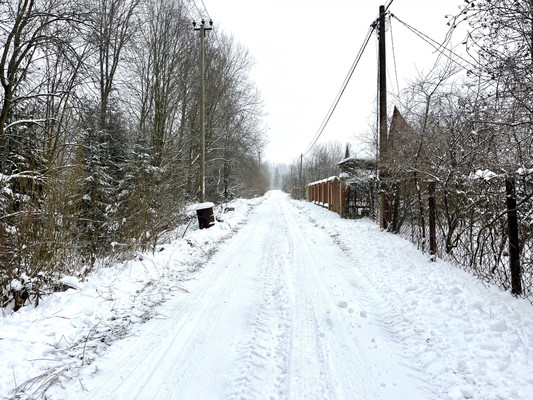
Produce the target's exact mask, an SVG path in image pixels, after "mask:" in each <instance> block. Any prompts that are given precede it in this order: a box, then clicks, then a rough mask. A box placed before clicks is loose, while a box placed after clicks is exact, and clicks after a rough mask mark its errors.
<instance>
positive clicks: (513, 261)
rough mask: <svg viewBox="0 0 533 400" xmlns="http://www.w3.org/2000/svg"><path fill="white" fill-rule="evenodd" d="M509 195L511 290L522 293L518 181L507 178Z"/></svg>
mask: <svg viewBox="0 0 533 400" xmlns="http://www.w3.org/2000/svg"><path fill="white" fill-rule="evenodd" d="M505 193H506V195H507V227H508V234H509V266H510V268H511V292H512V293H513V294H517V295H518V294H522V271H521V267H520V241H519V238H518V212H517V210H516V181H515V178H513V177H507V179H506V180H505Z"/></svg>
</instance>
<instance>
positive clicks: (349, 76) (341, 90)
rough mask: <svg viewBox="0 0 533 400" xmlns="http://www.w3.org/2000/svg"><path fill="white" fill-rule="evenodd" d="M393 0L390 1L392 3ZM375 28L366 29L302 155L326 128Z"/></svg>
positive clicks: (373, 25) (372, 26) (307, 151)
mask: <svg viewBox="0 0 533 400" xmlns="http://www.w3.org/2000/svg"><path fill="white" fill-rule="evenodd" d="M392 1H393V0H391V1H390V3H392ZM375 29H376V27H375V24H372V25H370V28H369V29H368V33H367V35H366V37H365V39H364V41H363V44H362V46H361V48H360V49H359V52H358V53H357V56H356V57H355V60H354V62H353V63H352V66H351V67H350V70H349V71H348V74H347V75H346V78H344V82H343V83H342V86H341V88H340V90H339V92H338V93H337V96H336V97H335V100H334V101H333V104H332V105H331V107H330V108H329V111H328V113H327V114H326V116H325V117H324V119H323V121H322V123H321V124H320V127H319V129H318V131H317V133H316V134H315V136H314V138H313V140H311V142H310V144H309V146H307V150H306V151H305V152H304V153H303V156H306V155H307V154H308V153H309V152H310V151H311V149H312V148H313V147H314V146H315V144H316V142H317V141H318V139H320V136H322V133H324V130H325V129H326V126H327V125H328V122H329V120H330V119H331V116H332V115H333V113H334V112H335V109H336V108H337V105H338V104H339V101H340V99H341V97H342V95H343V94H344V91H345V90H346V87H347V86H348V83H349V82H350V79H351V78H352V75H353V73H354V71H355V68H356V67H357V65H358V64H359V61H360V60H361V57H362V56H363V53H364V51H365V49H366V46H367V45H368V42H369V41H370V38H371V37H372V34H373V33H374V30H375Z"/></svg>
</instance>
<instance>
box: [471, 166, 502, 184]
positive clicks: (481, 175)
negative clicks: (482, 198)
mask: <svg viewBox="0 0 533 400" xmlns="http://www.w3.org/2000/svg"><path fill="white" fill-rule="evenodd" d="M497 176H498V174H496V173H494V172H492V171H491V170H488V169H485V170H481V169H478V170H477V171H476V172H475V173H474V174H472V175H471V179H484V180H486V181H490V180H491V179H492V178H496V177H497Z"/></svg>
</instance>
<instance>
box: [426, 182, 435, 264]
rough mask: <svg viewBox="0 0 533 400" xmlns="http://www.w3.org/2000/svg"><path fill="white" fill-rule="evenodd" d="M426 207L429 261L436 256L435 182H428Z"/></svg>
mask: <svg viewBox="0 0 533 400" xmlns="http://www.w3.org/2000/svg"><path fill="white" fill-rule="evenodd" d="M428 194H429V196H428V207H429V254H430V256H431V261H435V260H436V258H437V229H436V223H435V220H436V215H437V208H436V202H435V182H428Z"/></svg>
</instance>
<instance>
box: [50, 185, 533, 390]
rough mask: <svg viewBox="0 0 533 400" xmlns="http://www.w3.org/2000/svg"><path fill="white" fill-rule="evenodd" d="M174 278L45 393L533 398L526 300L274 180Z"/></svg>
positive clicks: (531, 330) (532, 333)
mask: <svg viewBox="0 0 533 400" xmlns="http://www.w3.org/2000/svg"><path fill="white" fill-rule="evenodd" d="M206 234H207V231H206ZM184 286H185V287H186V289H187V290H188V291H189V293H186V292H183V291H176V292H175V293H174V296H173V297H172V298H171V299H170V300H168V301H166V302H165V303H164V304H162V305H161V306H159V308H158V317H157V318H154V319H151V320H149V321H148V322H146V323H145V324H143V325H138V326H137V328H135V329H134V331H133V332H132V333H133V334H132V335H130V336H129V337H127V338H125V339H123V340H119V341H117V342H115V343H114V344H113V345H112V346H111V347H110V348H109V351H108V352H107V353H106V354H105V355H104V356H102V357H101V358H99V359H96V360H95V361H94V362H93V363H92V364H91V365H89V366H85V367H84V368H82V369H81V370H80V373H79V376H78V378H77V379H73V380H71V381H69V382H66V383H64V387H63V388H61V387H59V386H56V387H54V388H52V389H51V390H49V392H48V395H49V398H51V399H55V400H58V399H72V398H85V399H128V400H129V399H185V400H187V399H191V400H192V399H194V400H196V399H306V400H307V399H354V400H355V399H361V400H380V399H382V400H386V399H391V400H392V399H395V400H396V399H406V400H407V399H408V400H416V399H424V400H425V399H452V400H457V399H469V398H473V399H484V400H485V399H528V400H531V399H533V315H532V307H531V305H530V304H529V303H527V302H526V301H522V300H516V299H514V298H513V297H511V296H510V295H508V294H507V293H502V292H500V291H498V290H496V289H494V288H485V287H484V286H483V285H482V284H481V283H480V282H479V281H477V280H476V279H475V278H473V277H471V276H469V275H468V274H467V273H465V272H463V271H461V270H458V269H457V268H455V267H453V266H450V265H449V264H447V263H444V262H437V263H429V262H428V261H427V258H426V257H425V256H424V255H423V254H421V253H420V252H418V251H417V250H416V249H415V248H414V247H413V246H412V245H411V244H409V243H408V242H406V241H404V240H402V239H400V238H398V237H397V236H394V235H390V234H387V233H384V232H380V231H379V229H378V228H377V227H376V226H375V225H374V224H373V223H371V222H369V221H347V220H341V219H340V218H338V216H337V215H335V214H333V213H331V212H328V211H326V210H323V209H320V208H318V207H316V206H314V205H312V204H309V203H304V202H297V201H293V200H290V199H288V198H287V197H286V195H284V194H281V193H280V192H271V193H270V194H269V195H268V196H267V198H266V200H265V201H264V202H262V203H261V204H260V205H259V206H257V208H256V209H255V210H254V211H253V212H252V214H250V216H249V219H248V221H247V223H246V224H245V225H243V226H242V228H241V229H240V230H239V231H238V233H237V234H235V236H233V237H232V238H231V239H230V240H228V241H227V242H226V243H224V244H222V245H221V246H220V248H219V251H218V253H217V254H216V255H215V256H214V257H213V258H212V259H211V260H210V261H209V262H208V263H207V264H206V265H205V267H204V268H203V269H201V270H200V271H198V272H195V273H194V279H193V280H188V281H186V282H184Z"/></svg>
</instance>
